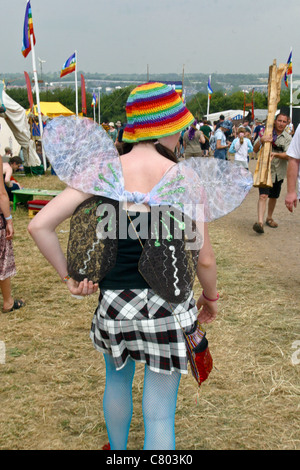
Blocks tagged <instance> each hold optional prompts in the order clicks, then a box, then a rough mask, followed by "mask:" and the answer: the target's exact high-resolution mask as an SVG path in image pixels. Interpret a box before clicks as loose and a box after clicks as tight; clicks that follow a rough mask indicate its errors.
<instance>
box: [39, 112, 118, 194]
mask: <svg viewBox="0 0 300 470" xmlns="http://www.w3.org/2000/svg"><path fill="white" fill-rule="evenodd" d="M43 147H44V150H45V153H46V156H47V158H48V159H49V161H50V163H51V165H52V167H53V169H54V171H55V173H56V174H57V175H58V177H59V178H60V179H61V180H62V181H64V182H65V183H66V184H67V185H68V186H71V187H72V188H75V189H78V190H79V191H82V192H84V193H88V194H94V195H97V196H99V195H102V196H105V197H109V198H112V199H114V200H119V198H120V194H122V193H123V191H124V181H123V175H122V167H121V162H120V159H119V154H118V152H117V150H116V147H115V145H114V143H113V141H112V139H111V138H110V137H109V136H108V135H107V133H106V131H105V130H104V129H103V127H102V126H99V125H97V124H96V123H95V122H94V121H92V120H91V119H88V118H81V117H75V116H71V117H64V116H59V117H57V118H54V119H52V120H51V121H50V122H48V123H47V125H46V127H45V130H44V133H43Z"/></svg>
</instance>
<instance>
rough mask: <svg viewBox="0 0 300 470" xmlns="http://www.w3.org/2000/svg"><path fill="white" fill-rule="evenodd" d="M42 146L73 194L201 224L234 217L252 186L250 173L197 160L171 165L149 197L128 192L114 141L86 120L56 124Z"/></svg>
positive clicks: (221, 163)
mask: <svg viewBox="0 0 300 470" xmlns="http://www.w3.org/2000/svg"><path fill="white" fill-rule="evenodd" d="M43 145H44V150H45V152H46V156H47V158H48V159H49V161H50V163H51V165H52V167H53V169H54V171H55V172H56V174H57V175H58V177H59V178H60V179H61V180H62V181H64V182H65V183H66V184H67V185H68V186H70V187H72V188H75V189H77V190H79V191H82V192H84V193H88V194H92V195H98V196H105V197H108V198H111V199H114V200H117V201H125V200H126V201H128V202H134V203H141V204H142V203H146V204H148V205H149V206H157V205H160V204H168V205H172V206H175V207H177V208H178V209H180V210H182V211H183V212H184V213H185V214H186V215H188V216H189V217H191V218H192V219H193V220H197V221H200V222H203V221H205V222H210V221H212V220H215V219H217V218H220V217H222V216H224V215H226V214H228V213H229V212H231V211H233V210H234V209H235V208H236V207H238V206H239V205H240V204H241V203H242V201H243V200H244V198H245V197H246V195H247V194H248V192H249V191H250V189H251V187H252V184H253V179H252V175H251V173H250V172H249V171H248V170H246V169H244V168H242V167H239V166H237V165H235V164H233V163H231V162H227V161H222V160H218V159H214V158H199V157H198V158H189V159H188V160H184V161H182V162H180V163H177V164H174V165H173V166H172V167H171V168H170V169H169V171H168V172H167V173H166V174H165V175H164V176H163V178H162V179H161V180H160V181H159V183H158V184H156V185H155V186H154V188H153V189H152V190H151V191H150V192H149V193H148V194H142V193H139V192H133V193H131V192H128V191H126V190H125V188H124V178H123V173H122V166H121V162H120V158H119V154H118V152H117V150H116V147H115V145H114V143H113V141H112V140H111V138H110V137H109V136H108V134H107V133H106V131H105V130H104V129H103V128H102V126H99V125H97V124H96V123H95V122H93V121H92V120H90V119H87V118H78V117H75V116H72V117H63V116H60V117H58V118H54V119H53V120H52V121H50V122H49V123H47V125H46V127H45V130H44V134H43ZM199 208H200V210H198V209H199ZM202 208H203V211H202Z"/></svg>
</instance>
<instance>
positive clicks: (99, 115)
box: [98, 87, 101, 126]
mask: <svg viewBox="0 0 300 470" xmlns="http://www.w3.org/2000/svg"><path fill="white" fill-rule="evenodd" d="M100 90H101V87H99V88H98V94H99V97H98V119H99V126H100Z"/></svg>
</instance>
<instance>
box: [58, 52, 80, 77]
mask: <svg viewBox="0 0 300 470" xmlns="http://www.w3.org/2000/svg"><path fill="white" fill-rule="evenodd" d="M75 69H76V53H75V52H74V54H72V55H71V57H69V58H68V60H66V62H65V63H64V65H63V67H62V69H61V72H60V77H64V76H65V75H68V73H72V72H74V71H75Z"/></svg>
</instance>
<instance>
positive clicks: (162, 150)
mask: <svg viewBox="0 0 300 470" xmlns="http://www.w3.org/2000/svg"><path fill="white" fill-rule="evenodd" d="M138 143H139V142H136V143H134V144H130V143H129V142H124V143H123V155H125V154H126V153H129V152H130V151H131V150H132V148H133V146H134V145H137V144H138ZM143 143H145V144H154V143H155V149H156V150H157V152H158V153H159V154H160V155H162V156H163V157H165V158H167V159H168V160H171V161H172V162H175V163H177V162H178V160H177V158H176V155H175V153H174V152H172V150H170V149H168V148H167V147H165V146H164V145H162V144H160V143H159V142H158V141H157V140H156V141H155V140H150V139H149V140H143Z"/></svg>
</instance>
